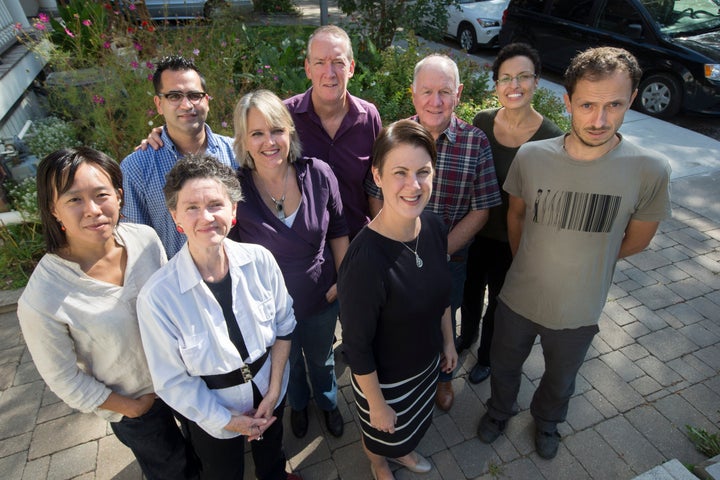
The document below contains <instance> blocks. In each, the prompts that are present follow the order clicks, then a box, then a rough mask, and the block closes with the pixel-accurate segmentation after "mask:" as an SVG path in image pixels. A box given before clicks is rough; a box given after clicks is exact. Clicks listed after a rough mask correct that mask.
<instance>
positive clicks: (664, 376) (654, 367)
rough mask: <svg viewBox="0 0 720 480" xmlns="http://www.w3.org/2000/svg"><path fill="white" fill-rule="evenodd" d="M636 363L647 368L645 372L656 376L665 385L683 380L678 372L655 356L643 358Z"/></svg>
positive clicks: (644, 368) (653, 376)
mask: <svg viewBox="0 0 720 480" xmlns="http://www.w3.org/2000/svg"><path fill="white" fill-rule="evenodd" d="M636 363H637V365H638V367H640V368H642V369H643V370H645V373H647V374H648V375H650V376H651V377H652V378H654V379H655V380H656V381H657V382H658V383H659V384H660V385H662V386H663V387H667V386H669V385H673V384H675V383H678V382H681V381H682V377H681V376H680V375H678V373H677V372H675V371H674V370H673V369H671V368H670V367H668V366H667V365H665V364H664V363H663V362H661V361H660V360H658V359H657V358H655V357H652V356H651V357H645V358H641V359H640V360H638V361H637V362H636Z"/></svg>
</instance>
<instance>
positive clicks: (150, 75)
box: [147, 73, 153, 82]
mask: <svg viewBox="0 0 720 480" xmlns="http://www.w3.org/2000/svg"><path fill="white" fill-rule="evenodd" d="M147 79H148V80H150V81H151V82H152V79H153V74H152V73H149V74H148V76H147Z"/></svg>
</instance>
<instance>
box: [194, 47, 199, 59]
mask: <svg viewBox="0 0 720 480" xmlns="http://www.w3.org/2000/svg"><path fill="white" fill-rule="evenodd" d="M193 55H195V56H196V57H197V56H198V55H200V50H198V49H197V48H196V49H195V50H193Z"/></svg>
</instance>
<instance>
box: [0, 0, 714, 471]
mask: <svg viewBox="0 0 720 480" xmlns="http://www.w3.org/2000/svg"><path fill="white" fill-rule="evenodd" d="M299 3H300V4H302V6H303V10H304V11H305V7H308V8H309V7H311V6H312V4H314V3H317V2H299ZM330 3H331V4H334V2H332V1H331V2H330ZM317 18H319V10H318V17H317ZM331 19H332V16H331ZM553 88H556V87H553ZM711 121H717V120H711ZM621 131H622V132H623V133H624V135H625V136H626V137H627V138H628V139H629V140H631V141H633V142H637V143H640V144H642V145H645V146H648V147H650V148H656V149H658V150H659V151H662V152H664V153H665V154H667V155H668V156H670V158H671V159H672V166H673V182H672V194H673V218H672V219H670V220H667V221H665V222H663V223H662V224H661V227H660V231H659V232H658V235H657V236H656V237H655V239H654V240H653V242H652V245H651V246H650V248H649V249H648V250H647V251H645V252H643V253H641V254H639V255H635V256H633V257H631V258H629V259H627V260H623V261H621V262H620V263H619V264H618V268H617V271H616V274H615V279H614V280H615V283H614V286H613V287H612V289H611V292H610V299H609V301H608V303H607V306H606V307H605V310H604V312H603V315H602V317H601V319H600V333H599V334H598V335H597V337H596V338H595V340H594V342H593V346H592V348H591V349H590V352H589V353H588V356H587V358H586V360H585V363H584V365H583V367H582V369H581V370H580V375H579V377H578V383H577V391H576V394H575V397H574V398H573V400H572V401H571V404H570V412H569V416H568V421H567V423H564V424H562V425H560V432H561V434H562V435H563V442H562V445H561V447H560V452H559V454H558V456H557V457H556V458H555V459H554V460H551V461H547V460H542V459H541V458H539V457H538V456H537V455H536V454H535V453H534V445H533V436H532V433H533V422H532V419H531V416H530V414H529V411H528V406H529V402H530V399H531V395H532V392H533V389H534V386H535V385H536V384H537V382H538V380H539V378H540V375H541V373H542V370H543V359H542V355H541V351H540V348H539V345H536V347H535V349H534V350H533V353H532V355H531V356H530V358H529V360H528V362H527V363H526V365H525V369H524V376H525V378H524V381H523V384H522V387H521V391H520V398H519V403H520V407H521V412H520V414H519V415H518V416H517V417H515V418H513V419H512V421H511V422H510V424H509V426H508V430H507V434H506V435H504V436H502V437H501V438H500V439H499V440H497V441H496V442H495V443H494V444H493V445H491V446H489V445H485V444H483V443H481V442H480V441H479V440H478V439H477V438H476V434H475V431H476V428H477V423H478V421H479V419H480V416H481V415H482V414H483V413H484V412H485V403H484V402H485V401H486V400H487V398H488V396H489V391H490V386H489V383H488V382H484V383H482V384H480V385H471V384H470V383H469V382H467V381H466V379H467V374H468V371H469V369H471V368H472V366H473V365H474V362H475V358H474V357H473V353H468V354H463V356H461V368H460V369H459V371H458V372H457V375H456V378H455V380H454V381H453V385H454V388H455V392H456V400H455V405H454V407H453V408H452V410H451V411H450V412H449V413H442V412H439V411H438V412H436V415H435V418H434V421H433V425H432V426H431V428H430V431H429V432H428V434H427V435H426V437H425V438H424V440H423V441H422V443H421V445H420V448H419V450H420V452H421V453H422V454H424V455H426V456H427V457H429V458H430V459H431V461H432V463H433V465H434V466H435V468H434V469H433V471H432V472H430V473H429V474H426V475H416V474H412V473H411V472H409V471H407V470H405V469H399V470H397V471H396V477H397V478H398V479H399V480H406V479H411V478H418V479H419V478H423V479H427V480H437V479H443V480H461V479H483V480H484V479H498V478H508V479H509V478H513V479H530V480H532V479H548V480H562V479H572V480H580V479H595V480H607V479H617V480H625V479H632V478H634V477H636V476H638V475H641V474H643V473H644V472H647V471H649V470H652V471H653V476H652V477H650V478H676V479H679V478H693V477H691V476H690V477H684V476H682V475H684V473H685V472H683V471H682V469H681V468H680V469H679V470H678V466H679V465H680V464H681V463H682V464H685V465H693V464H698V463H701V462H702V461H703V460H705V458H704V456H703V455H702V454H700V453H699V452H698V451H697V450H696V449H695V448H694V446H693V445H692V443H691V442H690V440H689V439H688V437H687V435H686V433H685V426H686V425H693V426H695V427H701V428H705V429H706V430H708V431H710V432H717V431H718V425H719V424H720V411H719V409H720V374H719V371H720V188H718V187H720V160H719V159H720V142H716V141H714V140H712V139H709V138H708V137H704V136H702V135H698V134H695V133H694V132H691V131H688V130H684V129H682V128H678V127H675V126H674V125H671V124H669V123H666V122H661V121H658V120H655V119H652V118H649V117H646V116H643V115H641V114H639V113H637V112H630V113H629V114H628V115H627V117H626V122H625V125H624V126H623V128H622V130H621ZM18 294H19V292H17V291H13V292H0V305H2V306H3V308H0V478H2V479H10V480H15V479H29V480H36V479H43V478H48V479H71V478H74V479H82V480H91V479H110V478H114V479H123V480H124V479H128V480H130V479H133V480H135V479H138V480H139V479H141V478H142V476H141V474H140V471H139V468H138V467H137V464H136V463H135V461H134V459H133V457H132V455H131V454H130V452H129V450H127V449H126V448H125V447H123V446H122V445H121V444H120V443H119V442H118V441H117V440H116V439H115V437H114V436H113V435H112V433H111V431H110V429H109V427H108V425H107V424H106V423H105V422H104V421H103V420H101V419H99V418H97V417H95V416H93V415H86V414H80V413H78V412H75V411H72V410H71V409H70V408H68V407H66V406H65V405H64V404H63V403H62V402H61V401H59V400H58V398H57V397H56V396H55V395H54V394H53V393H52V392H50V390H49V389H48V388H47V387H46V386H45V384H44V382H43V381H42V379H41V378H40V377H39V375H38V373H37V371H36V370H35V367H34V365H33V363H32V359H31V358H30V355H29V354H28V352H27V349H26V348H25V345H24V343H23V339H22V335H21V333H20V329H19V327H18V322H17V317H16V315H15V310H14V309H15V307H14V302H15V301H16V299H17V296H18ZM89 315H90V314H89ZM337 333H338V338H340V336H341V332H340V330H339V328H338V332H337ZM341 350H342V346H341V345H340V343H338V350H337V351H338V355H337V359H338V365H337V373H338V379H339V383H340V389H341V395H339V404H340V409H341V411H342V413H343V416H344V417H345V420H346V422H347V423H346V425H345V434H344V435H343V437H342V438H340V439H336V438H334V437H332V436H330V435H328V434H327V432H326V431H325V429H324V422H323V421H322V415H321V414H320V413H319V412H318V411H317V410H316V409H315V407H314V406H311V410H312V415H311V422H310V429H309V432H308V435H307V437H306V438H304V439H303V440H302V441H299V440H297V439H295V438H294V437H293V436H292V434H291V433H290V432H289V429H288V431H287V432H286V443H285V445H286V450H287V453H288V458H289V461H290V465H291V467H292V468H293V469H295V470H296V471H298V472H299V473H300V474H301V475H302V476H303V478H304V479H305V480H333V479H342V480H360V479H362V480H367V479H369V478H371V475H370V470H369V466H368V462H367V460H366V459H365V457H364V455H363V453H362V449H361V446H360V440H359V439H360V437H359V427H358V423H357V420H356V419H355V417H354V407H353V403H352V391H351V387H350V386H349V379H350V372H349V369H348V368H347V366H346V365H345V364H344V363H343V361H342V354H341V353H340V352H341ZM472 350H473V351H474V349H472ZM285 425H289V419H285ZM673 459H677V460H679V462H670V463H668V464H667V465H668V466H667V467H665V468H656V467H658V466H659V465H662V464H665V463H666V462H668V461H670V460H673ZM247 462H248V464H249V465H248V471H251V464H252V460H251V459H250V457H249V456H247ZM653 469H654V470H653ZM655 472H658V473H657V476H656V475H655ZM668 472H670V473H668ZM662 475H672V476H662ZM246 478H252V475H251V474H249V473H248V474H247V475H246ZM644 478H647V477H644Z"/></svg>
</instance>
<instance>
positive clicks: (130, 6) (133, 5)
mask: <svg viewBox="0 0 720 480" xmlns="http://www.w3.org/2000/svg"><path fill="white" fill-rule="evenodd" d="M128 8H129V9H130V11H133V10H135V4H134V3H131V4H130V5H129V6H128Z"/></svg>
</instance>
